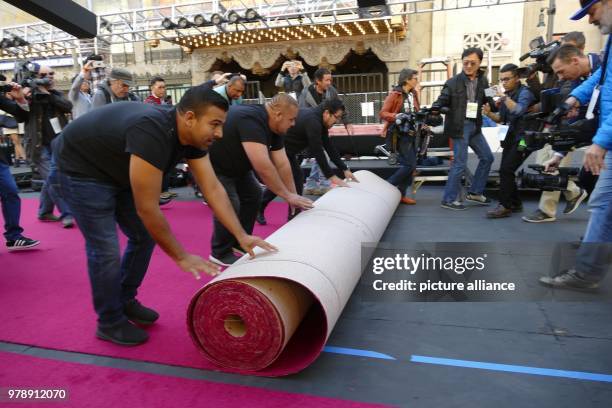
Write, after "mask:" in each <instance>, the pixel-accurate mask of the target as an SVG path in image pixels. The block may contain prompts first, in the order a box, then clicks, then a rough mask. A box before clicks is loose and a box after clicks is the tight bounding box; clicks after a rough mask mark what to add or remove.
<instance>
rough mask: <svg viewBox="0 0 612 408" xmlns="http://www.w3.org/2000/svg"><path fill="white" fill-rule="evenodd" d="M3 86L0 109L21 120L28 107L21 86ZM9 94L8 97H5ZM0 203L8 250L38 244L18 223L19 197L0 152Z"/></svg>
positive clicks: (0, 93)
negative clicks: (6, 89) (5, 89)
mask: <svg viewBox="0 0 612 408" xmlns="http://www.w3.org/2000/svg"><path fill="white" fill-rule="evenodd" d="M3 86H6V87H7V88H8V87H11V90H10V91H8V92H0V109H1V110H3V111H5V112H7V113H9V114H11V115H13V116H14V117H15V119H16V120H17V121H18V122H23V121H25V120H26V119H27V117H28V112H29V110H30V107H29V106H28V101H27V100H26V99H25V96H24V94H23V90H22V89H21V86H20V85H18V84H16V83H14V82H10V83H5V84H4V85H3ZM8 95H10V98H9V97H7V96H8ZM0 204H1V205H2V215H3V216H4V238H5V240H6V248H7V249H8V250H9V251H18V250H25V249H30V248H33V247H35V246H37V245H38V244H40V242H39V241H36V240H34V239H31V238H27V237H25V236H23V235H22V234H23V228H21V226H20V225H19V218H20V215H21V198H19V190H18V189H17V185H16V184H15V179H14V178H13V175H12V174H11V170H10V168H9V165H8V160H7V158H6V157H4V155H3V154H2V153H1V152H0Z"/></svg>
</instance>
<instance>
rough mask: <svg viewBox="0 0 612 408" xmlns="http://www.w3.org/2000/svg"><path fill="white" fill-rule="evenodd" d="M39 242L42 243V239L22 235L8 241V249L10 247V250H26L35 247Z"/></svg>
mask: <svg viewBox="0 0 612 408" xmlns="http://www.w3.org/2000/svg"><path fill="white" fill-rule="evenodd" d="M38 244H40V241H37V240H35V239H30V238H26V237H21V238H19V239H14V240H10V241H6V249H8V250H9V251H25V250H28V249H31V248H34V247H35V246H37V245H38Z"/></svg>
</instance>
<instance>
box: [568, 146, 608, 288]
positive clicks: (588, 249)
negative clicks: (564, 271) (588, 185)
mask: <svg viewBox="0 0 612 408" xmlns="http://www.w3.org/2000/svg"><path fill="white" fill-rule="evenodd" d="M605 163H606V169H605V170H603V171H602V172H601V174H600V175H599V180H598V181H597V184H596V185H595V190H593V193H592V194H591V198H590V199H589V211H590V212H591V217H590V218H589V224H588V226H587V230H586V233H585V235H584V239H583V240H582V242H583V244H582V245H580V249H579V250H578V254H577V256H576V269H577V270H578V271H579V272H580V273H582V274H583V275H586V277H587V278H588V279H589V280H593V281H599V280H601V279H603V277H604V276H605V274H606V272H607V271H608V270H609V268H610V262H611V261H612V259H611V257H612V256H611V255H612V153H610V152H609V151H608V153H607V154H606V158H605Z"/></svg>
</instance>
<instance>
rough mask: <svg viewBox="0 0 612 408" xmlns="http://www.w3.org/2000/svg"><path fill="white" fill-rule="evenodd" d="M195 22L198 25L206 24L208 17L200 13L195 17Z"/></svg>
mask: <svg viewBox="0 0 612 408" xmlns="http://www.w3.org/2000/svg"><path fill="white" fill-rule="evenodd" d="M193 24H194V25H195V26H197V27H202V26H203V25H204V24H206V19H205V18H204V16H203V15H202V14H198V15H196V16H195V17H194V18H193Z"/></svg>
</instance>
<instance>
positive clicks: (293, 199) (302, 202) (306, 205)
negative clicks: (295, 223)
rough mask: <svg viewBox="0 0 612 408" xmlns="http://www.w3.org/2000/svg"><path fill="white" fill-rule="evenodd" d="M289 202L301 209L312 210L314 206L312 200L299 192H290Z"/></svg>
mask: <svg viewBox="0 0 612 408" xmlns="http://www.w3.org/2000/svg"><path fill="white" fill-rule="evenodd" d="M287 203H289V205H290V206H291V207H292V208H297V209H299V210H310V209H311V208H312V207H314V206H313V204H312V200H310V199H308V198H306V197H302V196H301V195H297V194H289V196H288V197H287Z"/></svg>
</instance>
